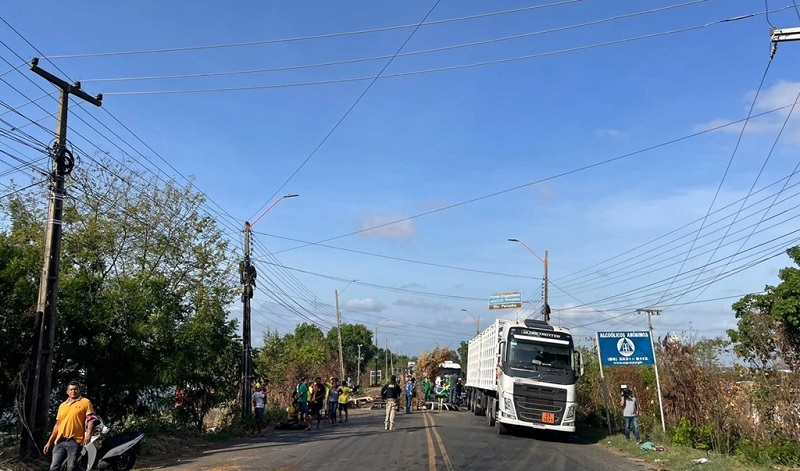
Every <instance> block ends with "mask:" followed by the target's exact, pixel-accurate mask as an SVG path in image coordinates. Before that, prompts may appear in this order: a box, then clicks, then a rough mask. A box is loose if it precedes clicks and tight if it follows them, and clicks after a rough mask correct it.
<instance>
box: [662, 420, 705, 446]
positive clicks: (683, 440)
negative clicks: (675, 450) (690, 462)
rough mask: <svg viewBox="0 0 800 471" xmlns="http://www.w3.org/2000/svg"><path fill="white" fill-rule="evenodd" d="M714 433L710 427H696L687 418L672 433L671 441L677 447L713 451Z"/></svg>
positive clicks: (679, 422)
mask: <svg viewBox="0 0 800 471" xmlns="http://www.w3.org/2000/svg"><path fill="white" fill-rule="evenodd" d="M712 432H713V430H712V429H711V426H710V425H702V426H699V427H696V426H694V425H692V424H691V422H689V420H688V419H687V418H686V417H681V419H680V420H679V421H678V425H677V426H676V427H675V430H673V432H672V438H671V440H672V443H674V444H675V445H680V446H688V447H691V448H699V449H701V450H711V449H713V444H712V439H711V437H712Z"/></svg>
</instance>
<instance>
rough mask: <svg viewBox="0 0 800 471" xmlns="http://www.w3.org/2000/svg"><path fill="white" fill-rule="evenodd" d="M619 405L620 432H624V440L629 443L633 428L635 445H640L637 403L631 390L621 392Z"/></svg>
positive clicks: (626, 389) (625, 389)
mask: <svg viewBox="0 0 800 471" xmlns="http://www.w3.org/2000/svg"><path fill="white" fill-rule="evenodd" d="M619 405H620V407H622V421H623V422H622V424H623V425H622V430H624V431H625V440H626V441H631V428H633V436H634V437H635V438H636V443H642V440H641V438H640V437H639V419H638V415H639V401H637V400H636V394H635V393H634V391H633V389H628V388H624V389H623V390H622V399H621V400H620V403H619Z"/></svg>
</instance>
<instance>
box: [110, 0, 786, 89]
mask: <svg viewBox="0 0 800 471" xmlns="http://www.w3.org/2000/svg"><path fill="white" fill-rule="evenodd" d="M785 8H788V7H784V9H785ZM761 14H763V13H751V14H748V15H741V16H738V17H732V18H725V19H722V20H717V21H712V22H709V23H705V24H702V25H697V26H690V27H686V28H679V29H674V30H669V31H662V32H657V33H651V34H645V35H640V36H633V37H629V38H624V39H617V40H612V41H606V42H601V43H594V44H589V45H585V46H575V47H571V48H565V49H558V50H555V51H547V52H541V53H535V54H527V55H522V56H514V57H507V58H504V59H495V60H488V61H481V62H472V63H468V64H460V65H451V66H446V67H436V68H430V69H423V70H414V71H408V72H398V73H393V74H378V75H374V76H366V77H352V78H343V79H332V80H319V81H311V82H294V83H283V84H274V85H251V86H241V87H219V88H203V89H184V90H149V91H117V92H115V91H110V92H106V93H105V95H117V96H121V95H129V96H133V95H174V94H189V93H218V92H237V91H248V90H269V89H276V88H293V87H308V86H318V85H330V84H339V83H348V82H359V81H366V80H372V81H375V80H378V79H379V78H380V79H388V78H397V77H409V76H414V75H424V74H431V73H439V72H449V71H453V70H462V69H470V68H475V67H485V66H489V65H497V64H505V63H509V62H517V61H522V60H529V59H538V58H542V57H550V56H554V55H561V54H567V53H572V52H578V51H586V50H590V49H597V48H601V47H606V46H615V45H619V44H625V43H629V42H635V41H641V40H644V39H652V38H657V37H661V36H668V35H673V34H679V33H687V32H690V31H696V30H700V29H705V28H709V27H711V26H715V25H718V24H723V23H730V22H733V21H739V20H744V19H749V18H753V17H756V16H759V15H761Z"/></svg>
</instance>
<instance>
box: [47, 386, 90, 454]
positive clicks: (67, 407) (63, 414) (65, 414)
mask: <svg viewBox="0 0 800 471" xmlns="http://www.w3.org/2000/svg"><path fill="white" fill-rule="evenodd" d="M93 413H94V411H93V409H92V403H91V402H90V401H89V400H88V399H86V398H85V397H81V398H78V399H76V400H75V401H73V402H72V403H70V400H69V399H67V400H66V401H64V402H62V403H61V405H60V406H58V415H56V421H57V423H58V434H57V435H56V443H58V442H60V441H62V440H66V439H68V438H73V439H75V440H76V441H78V442H81V441H82V440H83V434H84V433H85V428H84V427H85V424H86V416H87V415H89V414H93Z"/></svg>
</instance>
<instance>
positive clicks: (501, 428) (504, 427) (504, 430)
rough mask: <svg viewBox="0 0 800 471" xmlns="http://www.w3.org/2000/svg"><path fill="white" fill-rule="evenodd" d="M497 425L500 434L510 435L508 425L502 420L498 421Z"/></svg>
mask: <svg viewBox="0 0 800 471" xmlns="http://www.w3.org/2000/svg"><path fill="white" fill-rule="evenodd" d="M495 425H496V426H497V434H498V435H508V426H507V425H506V424H504V423H502V422H496V423H495Z"/></svg>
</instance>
